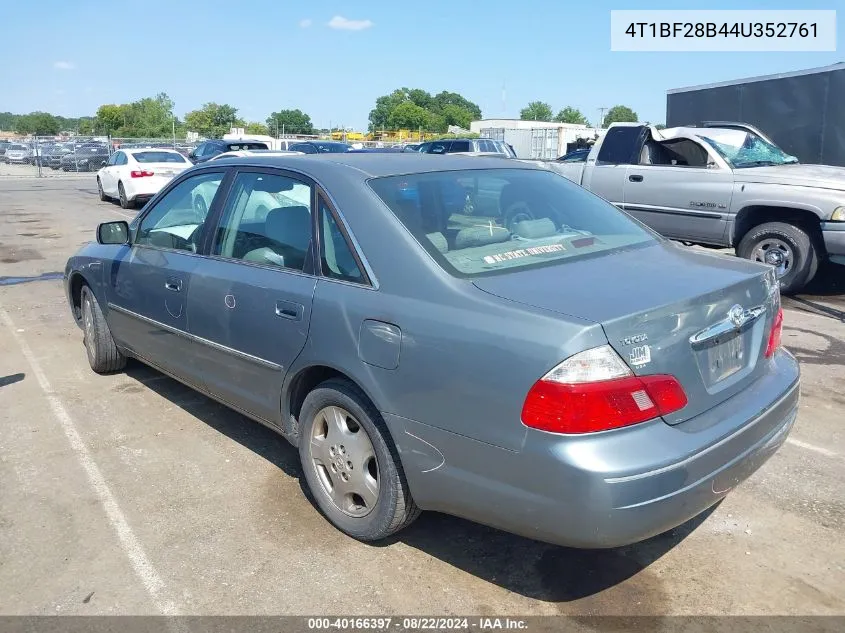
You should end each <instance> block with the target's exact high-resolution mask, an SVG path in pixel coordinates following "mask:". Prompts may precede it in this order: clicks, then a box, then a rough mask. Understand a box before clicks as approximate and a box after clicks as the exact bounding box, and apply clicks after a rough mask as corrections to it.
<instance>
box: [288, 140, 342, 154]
mask: <svg viewBox="0 0 845 633" xmlns="http://www.w3.org/2000/svg"><path fill="white" fill-rule="evenodd" d="M288 149H290V150H291V151H293V152H301V153H303V154H342V153H343V152H348V151H349V150H351V149H352V146H351V145H350V144H349V143H343V142H341V141H302V142H300V143H294V144H293V145H291V146H290V147H289V148H288Z"/></svg>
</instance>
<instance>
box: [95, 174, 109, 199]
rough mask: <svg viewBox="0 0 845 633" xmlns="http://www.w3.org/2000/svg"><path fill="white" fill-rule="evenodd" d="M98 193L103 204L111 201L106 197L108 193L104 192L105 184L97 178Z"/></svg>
mask: <svg viewBox="0 0 845 633" xmlns="http://www.w3.org/2000/svg"><path fill="white" fill-rule="evenodd" d="M97 193H98V194H99V196H100V200H101V201H102V202H108V201H109V199H110V198H109V197H108V196H107V195H106V193H105V192H104V191H103V183H102V182H100V178H99V177H98V178H97Z"/></svg>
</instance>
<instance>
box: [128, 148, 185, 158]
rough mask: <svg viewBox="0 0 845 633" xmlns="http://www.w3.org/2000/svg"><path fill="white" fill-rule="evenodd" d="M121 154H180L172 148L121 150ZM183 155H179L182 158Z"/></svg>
mask: <svg viewBox="0 0 845 633" xmlns="http://www.w3.org/2000/svg"><path fill="white" fill-rule="evenodd" d="M118 151H119V152H126V153H127V154H140V153H141V152H170V153H171V154H179V152H177V151H176V150H175V149H173V148H172V147H130V148H127V149H123V148H121V149H119V150H118ZM181 155H182V154H179V156H181Z"/></svg>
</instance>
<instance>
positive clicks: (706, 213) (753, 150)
mask: <svg viewBox="0 0 845 633" xmlns="http://www.w3.org/2000/svg"><path fill="white" fill-rule="evenodd" d="M518 160H519V159H518ZM528 162H533V163H537V162H540V163H542V164H543V165H544V166H545V167H547V168H549V169H552V170H554V171H556V172H558V173H560V174H562V175H564V176H566V177H567V178H569V179H570V180H573V181H575V182H576V183H578V184H580V185H581V186H582V187H584V188H586V189H588V190H590V191H592V192H593V193H596V194H598V195H599V196H601V197H603V198H605V199H606V200H608V201H609V202H612V203H613V204H615V205H617V206H618V207H620V208H621V209H623V210H624V211H626V212H627V213H629V214H630V215H632V216H634V217H635V218H637V219H638V220H640V221H641V222H643V223H644V224H646V225H647V226H649V227H651V228H652V229H654V230H655V231H657V232H658V233H660V234H662V235H664V236H665V237H668V238H671V239H673V240H677V241H680V242H684V243H687V244H699V245H703V246H709V247H717V248H724V247H733V248H734V249H735V250H736V253H737V255H739V256H740V257H746V258H748V259H752V260H756V261H759V262H763V263H766V264H769V265H772V266H774V267H775V268H776V270H777V273H778V277H779V279H780V286H781V291H782V292H783V293H785V294H789V293H794V292H797V291H799V290H800V289H801V288H803V287H804V286H805V285H806V284H807V283H808V282H809V281H810V280H811V279H812V278H813V277H814V276H815V274H816V271H817V270H818V267H819V265H820V264H821V263H823V262H824V261H827V260H830V261H833V262H834V263H838V264H845V168H843V167H831V166H827V165H803V164H799V163H798V160H797V159H796V158H795V157H794V156H790V155H789V154H787V153H786V152H784V151H783V150H782V149H780V148H779V147H778V146H777V145H776V144H775V143H774V142H772V140H771V139H769V138H767V137H766V135H765V134H763V133H762V132H761V131H759V130H757V129H755V128H753V127H752V126H749V125H745V124H742V123H705V124H703V125H702V126H701V127H677V128H669V129H663V130H658V129H656V128H655V127H652V126H649V125H644V124H639V123H614V124H613V125H611V126H610V127H609V128H608V130H607V132H606V133H605V135H604V137H603V138H601V139H599V140H598V141H596V144H595V145H594V146H593V148H592V150H590V153H589V154H588V155H587V159H586V161H584V162H558V161H548V162H546V161H528ZM531 206H532V205H531V204H530V203H529V204H517V205H514V206H513V207H512V208H509V209H507V210H505V211H504V218H503V219H504V223H505V224H506V226H510V225H511V224H513V223H515V222H518V221H520V220H525V219H532V218H534V217H535V216H540V217H542V216H543V212H542V210H540V209H541V207H542V205H534V206H535V207H537V209H536V210H535V209H532V208H531ZM552 219H554V218H552Z"/></svg>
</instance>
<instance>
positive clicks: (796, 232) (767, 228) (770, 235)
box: [736, 222, 819, 294]
mask: <svg viewBox="0 0 845 633" xmlns="http://www.w3.org/2000/svg"><path fill="white" fill-rule="evenodd" d="M736 252H737V255H739V256H740V257H745V258H746V259H750V260H753V261H757V262H761V263H764V264H769V265H770V266H774V268H775V271H776V272H777V276H778V279H779V281H780V291H781V292H782V293H783V294H792V293H795V292H798V291H799V290H801V289H802V288H803V287H804V286H805V285H807V284H808V283H809V282H810V281H811V280H812V278H813V277H814V276H815V274H816V270H817V269H818V263H819V261H818V253H817V251H816V247H815V245H814V244H813V240H812V238H811V237H810V235H809V234H808V233H807V231H806V230H804V229H803V228H801V227H798V226H795V225H793V224H786V223H785V222H767V223H765V224H760V225H759V226H755V227H754V228H753V229H751V230H750V231H748V233H746V234H745V236H744V237H743V238H742V240H741V241H740V243H739V246H738V247H737V249H736Z"/></svg>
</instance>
